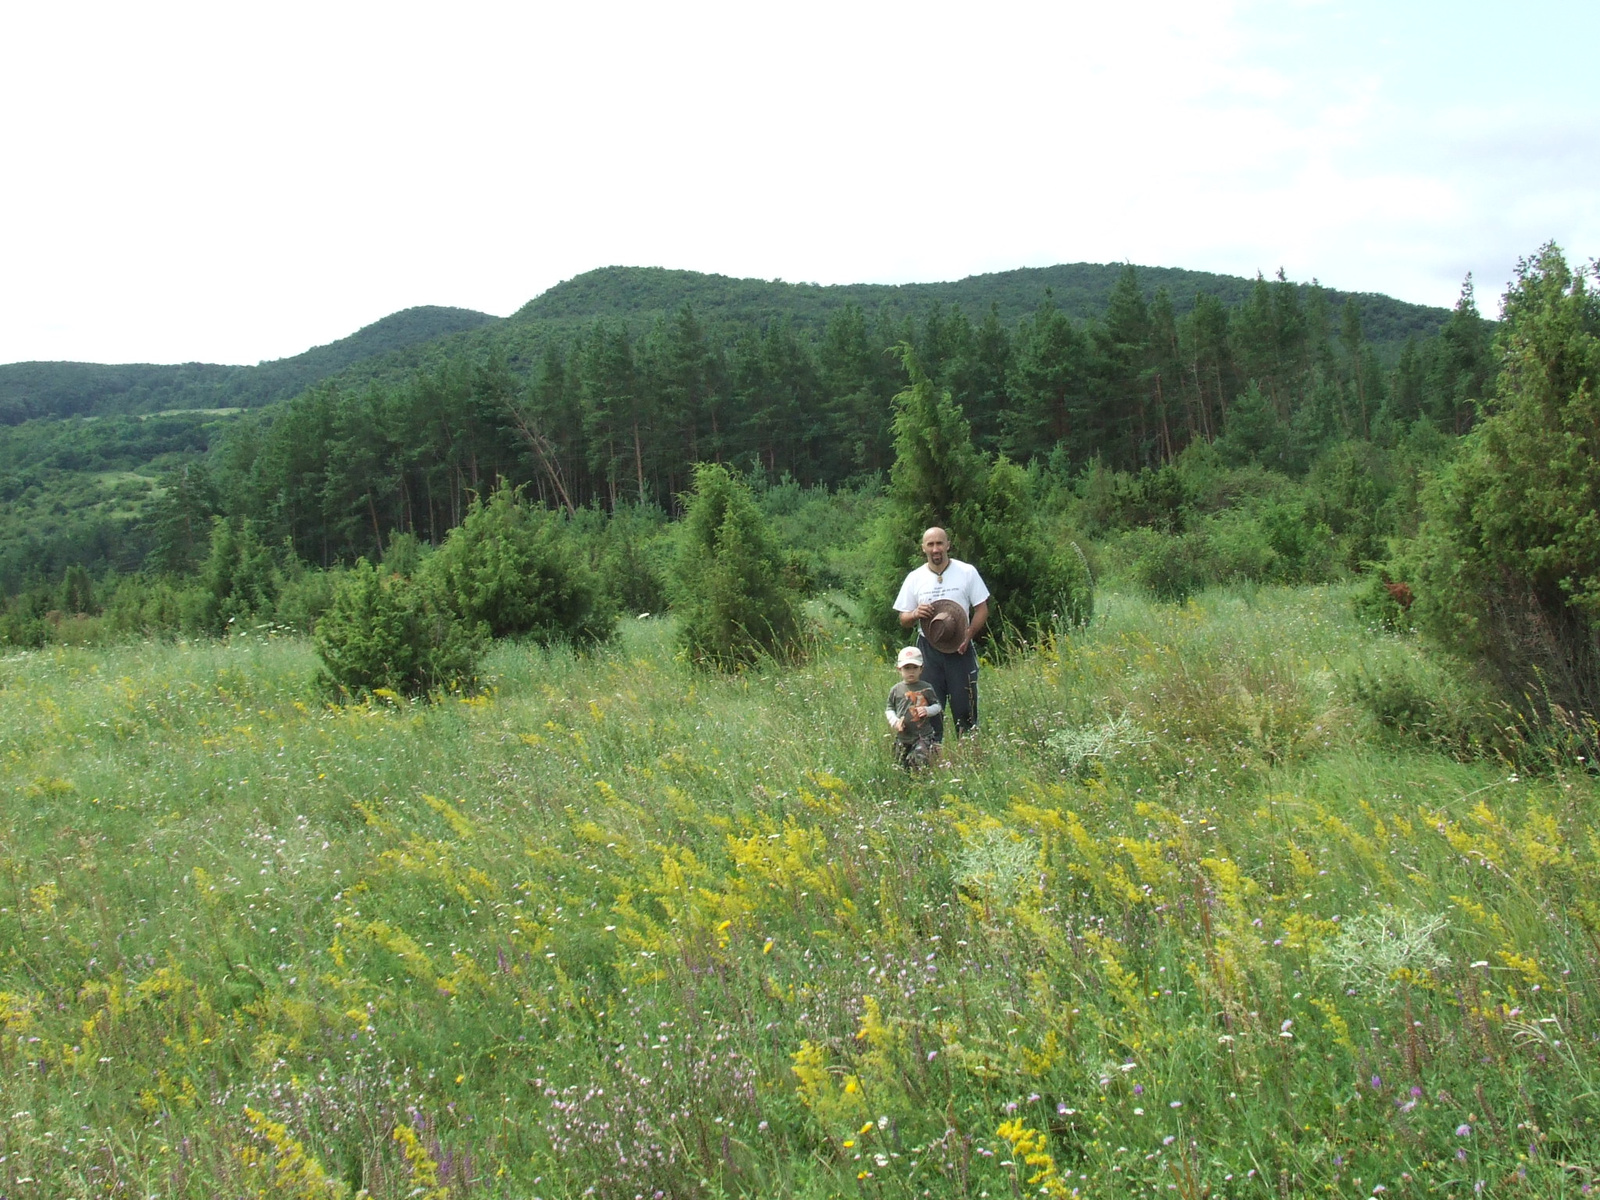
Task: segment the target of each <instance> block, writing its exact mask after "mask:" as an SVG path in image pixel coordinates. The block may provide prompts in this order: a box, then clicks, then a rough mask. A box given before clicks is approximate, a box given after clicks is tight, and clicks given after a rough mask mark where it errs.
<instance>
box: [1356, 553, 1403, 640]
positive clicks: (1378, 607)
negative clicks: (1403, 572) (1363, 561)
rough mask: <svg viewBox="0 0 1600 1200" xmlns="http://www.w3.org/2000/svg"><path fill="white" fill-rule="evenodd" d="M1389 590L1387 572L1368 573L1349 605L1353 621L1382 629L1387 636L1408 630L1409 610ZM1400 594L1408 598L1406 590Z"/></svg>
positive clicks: (1391, 586) (1389, 583)
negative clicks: (1385, 631)
mask: <svg viewBox="0 0 1600 1200" xmlns="http://www.w3.org/2000/svg"><path fill="white" fill-rule="evenodd" d="M1392 588H1393V585H1392V583H1391V582H1390V574H1389V572H1388V571H1386V570H1382V569H1379V570H1374V571H1372V572H1370V573H1369V574H1368V576H1367V582H1366V583H1365V584H1364V585H1363V586H1362V588H1361V590H1360V591H1358V592H1357V593H1356V594H1355V597H1354V598H1353V599H1352V600H1351V602H1350V605H1351V608H1352V609H1353V610H1354V611H1355V614H1356V619H1357V620H1358V621H1360V622H1361V623H1362V624H1364V625H1368V626H1371V627H1372V628H1374V629H1385V630H1388V631H1389V632H1390V633H1404V632H1406V631H1408V630H1410V629H1411V627H1412V623H1411V606H1410V605H1409V604H1402V603H1400V600H1399V599H1398V598H1397V597H1396V596H1395V594H1394V591H1393V590H1392ZM1403 594H1406V595H1409V594H1410V588H1409V586H1407V587H1406V591H1405V592H1404V593H1403Z"/></svg>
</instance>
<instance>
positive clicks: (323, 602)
mask: <svg viewBox="0 0 1600 1200" xmlns="http://www.w3.org/2000/svg"><path fill="white" fill-rule="evenodd" d="M404 536H409V535H404ZM383 569H384V571H386V572H387V573H389V574H391V575H400V574H405V572H401V571H395V570H393V569H392V568H391V567H390V565H389V555H388V554H387V553H386V554H385V555H384V564H383ZM342 573H343V572H342V571H341V570H340V569H339V568H337V567H336V568H334V569H333V570H330V571H319V570H317V569H316V568H314V567H304V566H301V567H299V568H298V569H292V570H291V571H290V572H289V573H288V574H287V575H286V576H285V578H284V580H283V582H282V583H281V584H280V585H279V588H278V602H277V607H276V609H275V612H274V615H275V616H276V618H277V622H278V624H279V625H282V626H284V627H285V628H287V629H293V630H296V631H298V632H300V633H311V632H313V631H314V630H315V629H316V627H317V622H318V621H319V620H321V619H322V617H323V615H324V614H325V613H326V612H327V611H328V610H329V609H330V608H332V607H333V597H334V593H335V591H336V590H337V589H338V584H339V577H340V575H341V574H342Z"/></svg>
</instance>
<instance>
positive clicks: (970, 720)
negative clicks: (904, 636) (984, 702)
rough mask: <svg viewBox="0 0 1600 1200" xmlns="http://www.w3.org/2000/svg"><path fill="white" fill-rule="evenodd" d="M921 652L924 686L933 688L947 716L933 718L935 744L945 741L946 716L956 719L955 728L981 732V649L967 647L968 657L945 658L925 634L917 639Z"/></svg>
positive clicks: (952, 656) (963, 655)
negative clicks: (979, 709) (979, 665)
mask: <svg viewBox="0 0 1600 1200" xmlns="http://www.w3.org/2000/svg"><path fill="white" fill-rule="evenodd" d="M917 649H919V650H921V651H922V682H924V683H927V684H931V685H932V686H933V694H934V695H935V696H936V697H937V698H938V700H939V706H940V707H941V708H942V709H943V710H944V712H941V713H939V714H938V715H936V716H935V717H933V740H934V741H936V742H942V741H944V714H945V713H949V714H950V715H951V716H953V717H954V718H955V719H956V728H957V729H959V730H960V731H961V732H962V733H972V732H974V731H975V730H976V729H977V728H978V648H977V646H974V645H969V646H968V647H967V652H966V653H965V654H946V653H944V651H942V650H935V649H934V648H933V647H932V646H931V645H930V644H929V643H928V639H927V638H926V637H925V636H924V635H923V634H920V633H919V634H918V635H917Z"/></svg>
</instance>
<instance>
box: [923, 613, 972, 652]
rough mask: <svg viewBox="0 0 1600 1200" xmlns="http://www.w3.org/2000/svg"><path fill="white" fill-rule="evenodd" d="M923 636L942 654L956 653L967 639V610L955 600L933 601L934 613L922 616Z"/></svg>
mask: <svg viewBox="0 0 1600 1200" xmlns="http://www.w3.org/2000/svg"><path fill="white" fill-rule="evenodd" d="M922 636H923V637H925V638H927V639H928V645H930V646H932V647H933V648H934V649H935V650H937V651H939V652H940V653H941V654H954V653H955V652H956V651H957V650H958V649H960V648H961V643H962V642H964V641H966V640H967V610H966V609H964V608H962V607H961V605H959V604H957V603H956V602H955V601H954V600H935V601H933V613H932V615H931V616H926V617H923V618H922Z"/></svg>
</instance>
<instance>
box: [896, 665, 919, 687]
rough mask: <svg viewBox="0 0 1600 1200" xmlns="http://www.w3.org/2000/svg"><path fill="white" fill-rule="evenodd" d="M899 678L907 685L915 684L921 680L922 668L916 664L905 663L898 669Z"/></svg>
mask: <svg viewBox="0 0 1600 1200" xmlns="http://www.w3.org/2000/svg"><path fill="white" fill-rule="evenodd" d="M900 678H901V679H903V680H905V681H906V682H907V683H916V682H917V681H919V680H920V679H921V678H922V668H921V667H919V666H918V665H917V664H916V663H905V664H903V665H902V666H901V667H900Z"/></svg>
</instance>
